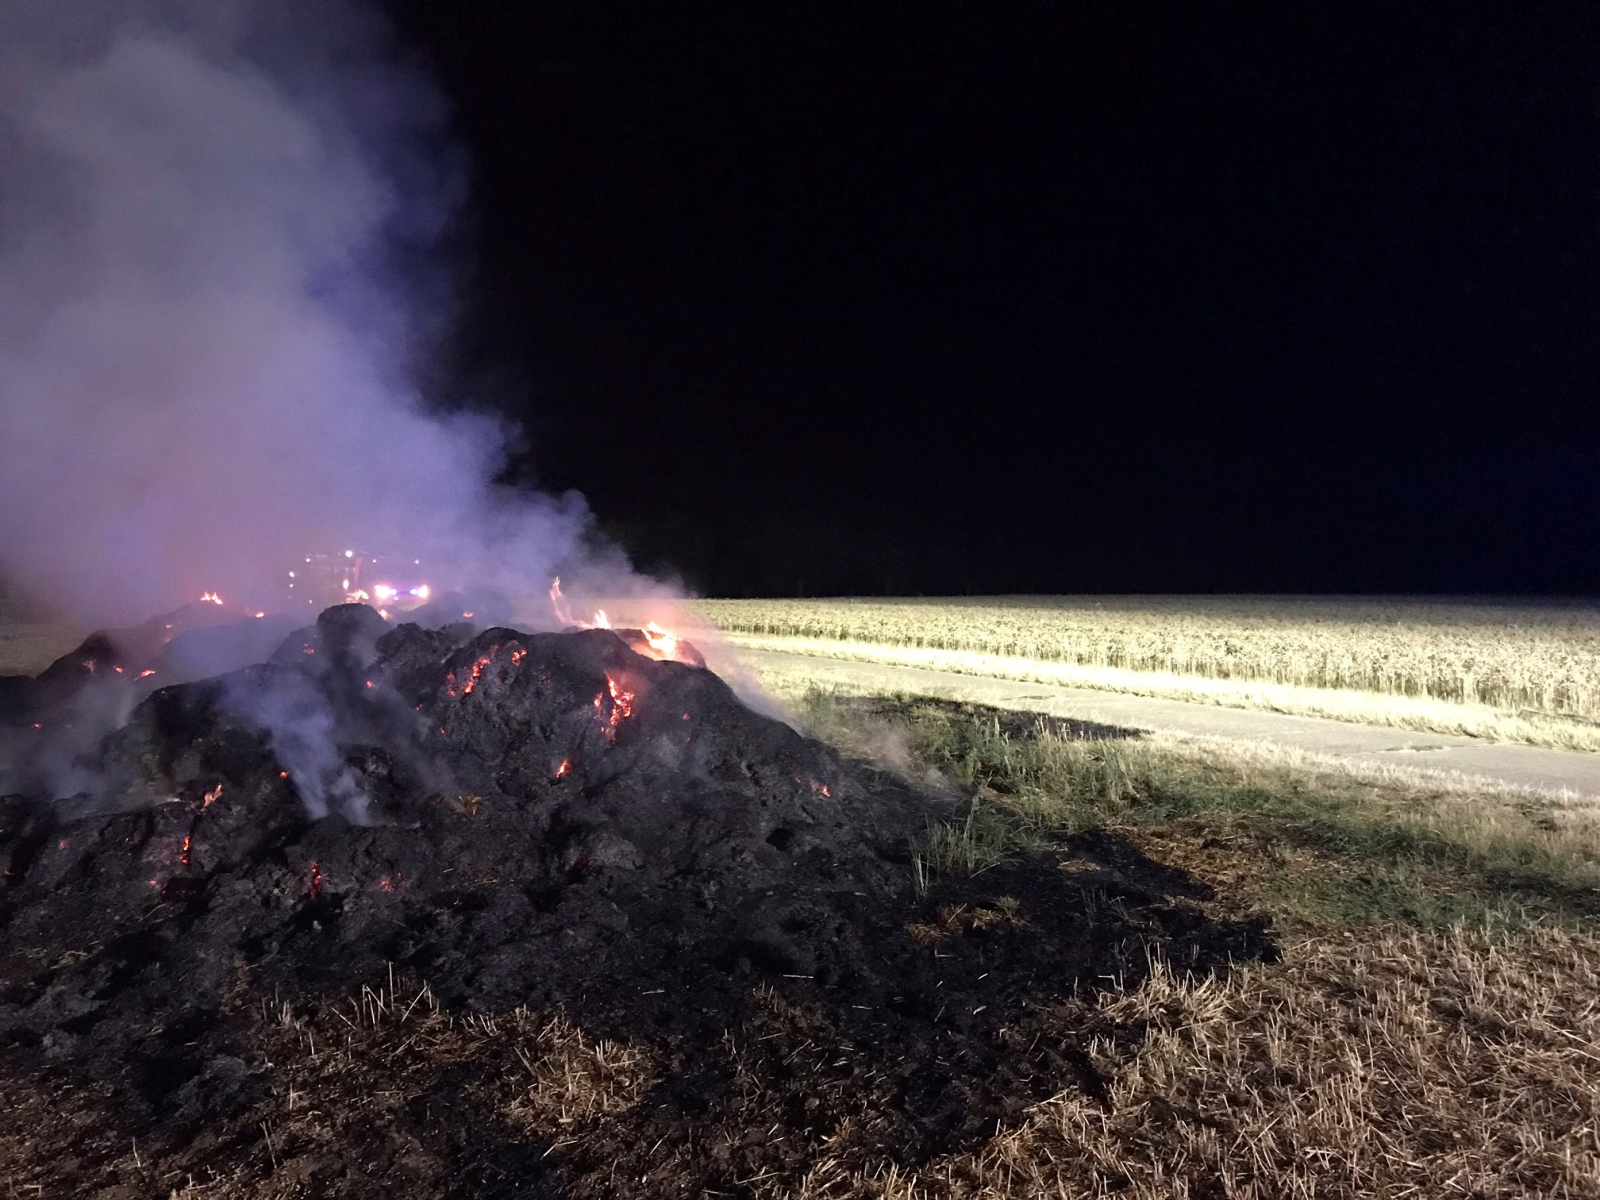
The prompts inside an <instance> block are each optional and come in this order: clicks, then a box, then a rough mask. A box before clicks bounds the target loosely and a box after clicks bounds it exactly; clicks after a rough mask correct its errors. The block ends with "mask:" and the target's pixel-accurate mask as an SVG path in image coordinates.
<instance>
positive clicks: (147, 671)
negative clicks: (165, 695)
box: [139, 667, 156, 679]
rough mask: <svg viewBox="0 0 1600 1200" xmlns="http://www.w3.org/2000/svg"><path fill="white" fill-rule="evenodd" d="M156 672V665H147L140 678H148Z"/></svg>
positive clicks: (140, 673)
mask: <svg viewBox="0 0 1600 1200" xmlns="http://www.w3.org/2000/svg"><path fill="white" fill-rule="evenodd" d="M155 673H156V669H155V668H154V667H146V668H145V669H144V670H142V671H140V672H139V678H140V679H148V678H149V677H150V676H152V675H154V674H155Z"/></svg>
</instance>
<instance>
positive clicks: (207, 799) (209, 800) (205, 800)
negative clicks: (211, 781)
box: [200, 783, 222, 809]
mask: <svg viewBox="0 0 1600 1200" xmlns="http://www.w3.org/2000/svg"><path fill="white" fill-rule="evenodd" d="M221 795H222V785H221V784H220V783H219V784H217V786H216V787H214V788H212V789H211V790H210V791H209V792H207V793H206V794H205V795H204V796H202V797H201V799H200V807H201V808H202V809H206V808H210V807H211V806H212V805H213V804H215V803H216V801H217V797H219V796H221Z"/></svg>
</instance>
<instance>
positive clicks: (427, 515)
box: [0, 0, 632, 623]
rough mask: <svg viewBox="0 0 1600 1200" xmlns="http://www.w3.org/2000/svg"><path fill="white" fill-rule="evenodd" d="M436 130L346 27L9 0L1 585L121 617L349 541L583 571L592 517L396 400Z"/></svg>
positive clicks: (497, 570) (158, 0)
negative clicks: (496, 481)
mask: <svg viewBox="0 0 1600 1200" xmlns="http://www.w3.org/2000/svg"><path fill="white" fill-rule="evenodd" d="M446 116H447V113H446V111H445V106H444V105H443V103H442V101H441V100H440V98H439V97H438V96H437V95H436V94H435V93H434V92H433V90H432V89H431V88H430V87H429V85H428V84H427V82H426V81H425V79H424V78H423V77H422V76H421V75H420V74H419V73H417V72H416V71H413V70H410V69H408V68H407V67H406V65H405V64H404V63H403V61H402V60H401V58H400V56H399V55H398V53H397V51H396V48H395V46H394V45H393V43H392V41H391V39H390V37H389V34H388V32H387V30H386V28H385V26H384V24H383V23H382V22H381V21H380V20H379V19H378V18H377V17H376V16H374V15H373V14H371V13H369V12H367V11H365V10H363V9H361V8H359V7H356V6H354V5H352V4H346V3H336V2H333V0H299V2H296V0H286V2H274V3H269V2H268V0H260V2H259V3H240V2H234V0H89V2H85V0H0V420H3V422H4V429H3V436H0V568H3V569H4V570H5V572H6V573H7V574H8V575H9V576H10V577H11V579H12V582H13V583H14V584H16V585H19V586H20V587H22V588H23V589H25V590H26V591H28V592H30V593H31V594H33V595H35V596H36V597H38V598H39V599H41V600H42V601H44V602H45V603H46V604H48V605H51V606H53V607H54V608H55V609H56V610H57V611H58V612H62V613H65V614H66V615H69V616H71V617H73V618H75V619H77V620H81V621H85V622H99V623H118V622H129V621H133V620H137V619H139V618H143V617H146V616H149V615H150V614H152V613H155V612H159V611H162V610H163V609H165V608H169V607H171V606H172V605H174V604H176V603H180V602H183V601H186V600H192V599H194V598H196V597H198V595H199V594H200V592H201V591H204V590H216V591H221V592H222V593H223V594H224V595H225V596H226V595H229V594H230V593H232V594H234V595H237V596H240V597H248V596H261V595H268V594H273V593H274V590H275V589H276V588H278V587H279V586H280V585H281V580H282V578H283V576H284V574H285V573H286V568H287V567H288V566H291V565H293V564H294V563H295V562H296V561H297V559H298V556H301V555H303V554H305V553H308V552H310V551H312V550H330V549H335V548H339V547H345V546H351V545H359V546H361V547H362V548H363V549H364V550H369V551H371V552H375V553H382V552H388V553H396V552H398V553H403V554H406V555H408V556H415V557H419V558H422V559H423V560H424V561H425V562H426V563H428V564H429V565H430V568H432V569H434V570H435V571H439V572H442V575H443V578H442V580H441V582H444V583H446V584H448V583H450V582H452V577H453V578H454V580H458V581H466V580H470V581H473V582H474V583H479V584H485V585H490V586H496V587H499V588H501V589H503V590H507V591H510V592H518V591H527V590H530V589H532V590H539V591H542V589H543V588H544V587H545V586H547V585H548V581H549V579H550V577H551V576H553V575H555V574H557V573H559V572H563V571H564V572H566V573H567V574H568V575H569V577H570V576H572V575H573V574H574V573H576V574H578V575H579V576H580V577H581V576H582V574H583V571H584V564H589V565H590V566H591V567H592V565H593V563H594V562H595V561H596V559H595V556H594V552H593V551H592V549H591V548H588V547H587V546H586V538H587V530H588V523H589V518H588V514H587V511H586V509H585V506H584V505H583V502H582V500H581V499H580V498H578V497H575V496H567V497H560V498H556V497H548V496H541V495H536V494H529V493H526V492H511V491H508V490H505V489H500V488H497V487H496V486H494V485H493V483H492V482H491V481H492V479H493V477H494V475H495V473H496V471H497V470H498V468H499V466H500V464H501V462H502V460H503V455H504V452H505V447H506V444H507V431H506V430H505V429H504V428H502V427H501V426H500V425H499V424H497V423H495V422H493V421H491V420H488V419H486V418H484V417H481V416H474V415H470V414H467V413H464V412H457V413H455V414H454V415H442V414H440V413H439V412H437V411H432V410H430V409H429V408H428V407H427V406H426V405H425V404H424V402H423V400H422V398H421V397H420V396H419V394H418V392H417V390H416V388H415V387H414V386H413V385H412V383H411V382H410V380H411V378H412V372H413V369H414V368H415V367H416V365H417V364H418V363H419V362H420V361H421V360H422V359H423V358H425V356H426V354H427V351H428V349H429V346H430V342H431V340H432V339H433V338H434V337H436V336H437V335H438V333H439V332H440V331H441V330H442V328H443V326H444V321H445V317H446V314H447V310H448V301H449V286H448V279H447V277H446V273H445V272H443V271H441V270H439V269H437V268H436V267H435V266H423V267H421V268H420V269H419V264H429V263H436V262H437V259H438V255H437V253H436V252H435V251H436V248H437V245H438V241H439V239H440V238H441V236H442V234H443V233H444V231H445V230H446V229H447V227H448V224H449V222H450V220H451V218H452V216H453V215H454V213H455V211H456V210H457V208H458V207H459V205H460V203H461V201H462V198H463V195H464V187H463V180H464V172H463V170H462V164H461V160H460V157H459V155H457V154H456V153H455V152H453V151H452V150H451V148H450V146H449V143H448V139H447V137H446V136H445V133H444V130H445V121H446ZM605 561H606V565H607V568H608V569H609V568H615V567H616V566H617V564H616V562H615V560H614V559H613V560H605ZM614 583H615V581H614V579H613V580H612V582H611V585H610V586H614ZM600 586H602V587H604V586H608V585H604V584H603V585H600ZM629 590H632V589H629Z"/></svg>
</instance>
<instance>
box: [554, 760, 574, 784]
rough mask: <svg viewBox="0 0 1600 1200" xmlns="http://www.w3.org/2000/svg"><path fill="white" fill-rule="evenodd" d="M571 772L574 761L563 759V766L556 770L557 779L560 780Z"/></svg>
mask: <svg viewBox="0 0 1600 1200" xmlns="http://www.w3.org/2000/svg"><path fill="white" fill-rule="evenodd" d="M571 770H572V760H571V759H570V758H563V759H562V760H561V765H560V766H559V767H557V768H556V778H557V779H560V778H561V777H562V776H563V775H565V774H567V772H569V771H571Z"/></svg>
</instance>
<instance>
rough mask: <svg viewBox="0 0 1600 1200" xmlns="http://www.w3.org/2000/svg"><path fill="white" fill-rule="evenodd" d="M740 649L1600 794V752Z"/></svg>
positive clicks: (939, 687) (1074, 709)
mask: <svg viewBox="0 0 1600 1200" xmlns="http://www.w3.org/2000/svg"><path fill="white" fill-rule="evenodd" d="M740 654H741V657H743V658H744V659H745V660H746V661H747V662H748V663H749V664H750V665H751V666H752V667H754V668H755V669H756V670H757V671H767V670H772V671H777V672H782V673H785V674H800V675H804V676H809V677H813V678H815V679H817V680H819V681H830V680H831V681H837V682H838V683H839V684H841V685H843V686H848V687H853V688H869V689H878V690H884V691H899V692H910V693H914V694H919V695H929V696H942V697H946V698H948V699H952V700H963V701H969V702H972V703H976V704H990V705H994V706H995V707H997V708H1012V709H1023V710H1028V711H1034V712H1041V713H1048V714H1050V715H1052V716H1061V717H1077V718H1079V719H1081V720H1087V721H1097V722H1100V723H1103V724H1107V725H1119V726H1123V727H1126V728H1133V729H1149V730H1158V729H1159V730H1167V731H1171V732H1174V733H1188V734H1199V735H1205V736H1210V737H1222V738H1230V739H1234V740H1237V741H1248V742H1266V743H1271V744H1274V745H1280V746H1289V747H1294V748H1296V749H1300V750H1307V751H1311V752H1312V753H1316V754H1324V755H1329V756H1332V757H1334V758H1338V759H1343V760H1346V761H1349V762H1351V763H1363V764H1371V765H1375V766H1377V765H1383V766H1401V767H1408V768H1411V769H1414V770H1428V771H1442V772H1451V773H1460V774H1463V775H1470V776H1474V777H1477V778H1481V779H1484V780H1488V781H1490V782H1492V783H1496V784H1508V785H1511V786H1514V787H1527V788H1534V789H1537V790H1539V791H1546V792H1560V791H1567V792H1573V793H1577V794H1579V795H1584V796H1594V797H1596V798H1600V754H1585V753H1582V752H1580V751H1574V750H1545V749H1541V748H1539V747H1536V746H1518V745H1510V744H1504V743H1493V742H1485V741H1482V740H1480V739H1477V738H1466V737H1453V736H1451V735H1449V734H1442V733H1415V732H1412V731H1410V730H1405V729H1391V728H1386V727H1383V726H1376V725H1353V724H1348V723H1346V722H1343V721H1329V720H1324V719H1321V718H1317V717H1291V716H1284V715H1282V714H1279V713H1270V712H1259V711H1253V710H1247V709H1238V708H1221V707H1218V706H1215V705H1210V704H1195V703H1191V702H1187V701H1182V700H1158V699H1154V698H1151V697H1148V696H1130V695H1126V694H1123V693H1120V692H1104V691H1097V690H1093V689H1089V688H1069V687H1059V686H1055V685H1051V684H1044V683H1023V682H1018V681H1016V680H1010V679H992V678H986V677H982V676H977V675H957V674H954V673H951V672H947V671H931V670H926V669H923V668H919V667H896V666H884V665H880V664H877V663H864V662H850V661H847V660H844V659H835V658H821V657H815V656H812V655H806V654H787V653H781V652H777V651H770V650H744V651H741V652H740Z"/></svg>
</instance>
